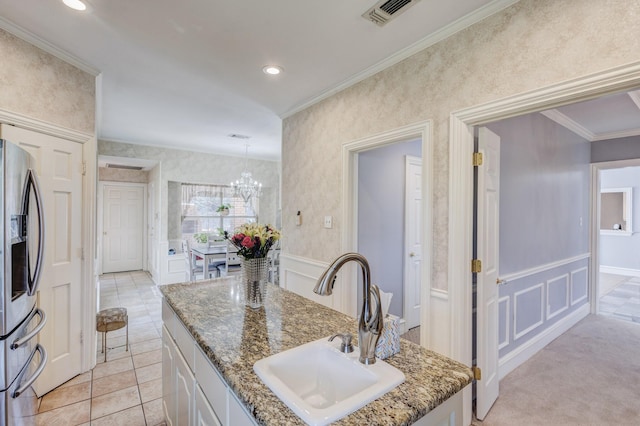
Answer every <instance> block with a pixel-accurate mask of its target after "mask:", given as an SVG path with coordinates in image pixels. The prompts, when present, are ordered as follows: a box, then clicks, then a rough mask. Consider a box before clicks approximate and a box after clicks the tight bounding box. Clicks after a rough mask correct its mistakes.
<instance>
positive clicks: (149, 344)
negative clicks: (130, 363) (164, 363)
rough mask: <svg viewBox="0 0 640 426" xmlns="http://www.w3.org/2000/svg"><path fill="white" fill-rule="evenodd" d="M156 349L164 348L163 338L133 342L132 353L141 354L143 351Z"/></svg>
mask: <svg viewBox="0 0 640 426" xmlns="http://www.w3.org/2000/svg"><path fill="white" fill-rule="evenodd" d="M156 349H162V339H151V340H146V341H144V342H140V343H132V344H131V353H132V354H133V355H139V354H141V353H144V352H150V351H154V350H156Z"/></svg>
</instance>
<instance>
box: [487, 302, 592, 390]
mask: <svg viewBox="0 0 640 426" xmlns="http://www.w3.org/2000/svg"><path fill="white" fill-rule="evenodd" d="M589 310H590V306H589V304H588V303H586V304H584V305H582V306H581V307H580V308H578V309H577V310H575V311H574V312H572V313H571V314H569V315H567V316H566V317H565V318H563V319H562V320H560V321H558V322H557V323H555V324H554V325H552V326H551V327H549V328H548V329H546V330H545V331H543V332H542V333H540V334H538V335H537V336H536V337H534V338H532V339H531V340H529V341H528V342H527V343H525V344H523V345H522V346H519V347H518V348H516V349H514V350H513V351H511V352H509V353H508V354H507V355H505V356H504V357H502V358H500V361H498V371H499V372H500V380H502V379H503V378H504V377H505V376H506V375H507V374H509V373H511V372H512V371H513V370H515V369H516V368H517V367H519V366H520V365H522V364H523V363H524V362H525V361H527V360H528V359H529V358H531V357H532V356H534V355H535V354H536V353H538V351H540V350H541V349H543V348H544V347H545V346H547V345H548V344H549V343H551V342H552V341H554V340H555V339H556V338H558V337H560V336H561V335H562V334H563V333H565V332H566V331H567V330H569V329H570V328H571V327H573V326H574V325H576V324H577V323H578V322H579V321H580V320H581V319H583V318H584V317H586V316H587V315H589Z"/></svg>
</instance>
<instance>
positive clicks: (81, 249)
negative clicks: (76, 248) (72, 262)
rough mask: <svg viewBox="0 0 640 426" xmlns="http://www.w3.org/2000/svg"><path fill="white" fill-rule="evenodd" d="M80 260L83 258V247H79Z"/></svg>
mask: <svg viewBox="0 0 640 426" xmlns="http://www.w3.org/2000/svg"><path fill="white" fill-rule="evenodd" d="M80 260H84V247H81V248H80Z"/></svg>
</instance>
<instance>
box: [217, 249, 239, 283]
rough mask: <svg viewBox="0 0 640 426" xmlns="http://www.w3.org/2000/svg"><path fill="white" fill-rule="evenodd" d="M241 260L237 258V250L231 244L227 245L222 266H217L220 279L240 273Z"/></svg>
mask: <svg viewBox="0 0 640 426" xmlns="http://www.w3.org/2000/svg"><path fill="white" fill-rule="evenodd" d="M241 263H242V262H241V259H240V257H239V256H238V248H237V247H236V246H234V245H233V244H231V243H227V256H226V262H225V263H224V265H220V266H218V272H219V273H220V276H221V277H226V276H229V275H238V274H240V273H241V272H242V266H241Z"/></svg>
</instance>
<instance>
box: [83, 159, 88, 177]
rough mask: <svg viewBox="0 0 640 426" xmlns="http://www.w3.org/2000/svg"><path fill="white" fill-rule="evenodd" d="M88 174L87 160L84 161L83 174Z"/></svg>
mask: <svg viewBox="0 0 640 426" xmlns="http://www.w3.org/2000/svg"><path fill="white" fill-rule="evenodd" d="M86 174H87V162H86V161H83V162H82V176H85V175H86Z"/></svg>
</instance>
